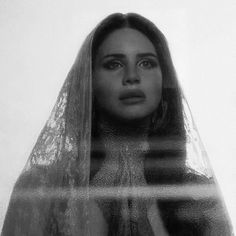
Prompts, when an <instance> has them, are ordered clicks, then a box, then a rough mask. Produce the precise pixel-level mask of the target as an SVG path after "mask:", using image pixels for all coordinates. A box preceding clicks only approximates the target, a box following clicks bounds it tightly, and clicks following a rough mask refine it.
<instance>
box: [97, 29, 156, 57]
mask: <svg viewBox="0 0 236 236" xmlns="http://www.w3.org/2000/svg"><path fill="white" fill-rule="evenodd" d="M147 52H150V53H155V48H154V45H153V44H152V42H151V41H150V40H149V39H148V37H147V36H145V35H144V34H143V33H141V32H140V31H138V30H136V29H131V28H122V29H117V30H115V31H113V32H112V33H110V34H109V35H108V36H107V37H106V38H105V39H104V41H103V42H102V43H101V45H100V47H99V50H98V54H100V55H101V54H102V55H104V54H110V53H124V54H129V53H147Z"/></svg>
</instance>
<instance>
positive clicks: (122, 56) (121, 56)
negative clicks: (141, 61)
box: [102, 52, 158, 59]
mask: <svg viewBox="0 0 236 236" xmlns="http://www.w3.org/2000/svg"><path fill="white" fill-rule="evenodd" d="M108 57H115V58H121V59H122V58H125V57H126V55H125V54H123V53H112V54H107V55H105V56H103V57H102V59H106V58H108ZM137 57H155V58H156V59H158V57H157V55H156V54H154V53H152V52H146V53H138V54H137Z"/></svg>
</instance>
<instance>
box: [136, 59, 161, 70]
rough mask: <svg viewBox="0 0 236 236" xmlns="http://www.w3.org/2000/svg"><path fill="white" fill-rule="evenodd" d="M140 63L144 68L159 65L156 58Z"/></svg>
mask: <svg viewBox="0 0 236 236" xmlns="http://www.w3.org/2000/svg"><path fill="white" fill-rule="evenodd" d="M138 65H139V66H140V67H142V68H144V69H151V68H154V67H156V66H157V62H156V61H154V60H146V59H145V60H142V61H140V62H139V63H138Z"/></svg>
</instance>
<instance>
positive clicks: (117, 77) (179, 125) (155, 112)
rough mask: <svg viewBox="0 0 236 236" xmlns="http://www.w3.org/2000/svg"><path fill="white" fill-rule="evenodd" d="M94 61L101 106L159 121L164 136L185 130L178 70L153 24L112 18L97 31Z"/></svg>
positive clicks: (131, 18)
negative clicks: (176, 71) (175, 68)
mask: <svg viewBox="0 0 236 236" xmlns="http://www.w3.org/2000/svg"><path fill="white" fill-rule="evenodd" d="M92 60H93V88H94V95H95V103H96V107H99V109H102V110H103V112H107V113H109V115H113V116H114V117H115V118H120V119H123V120H127V121H133V120H135V119H142V118H145V117H149V118H151V117H155V119H154V121H153V122H152V123H156V124H153V127H155V131H154V132H156V129H157V124H158V132H159V133H162V132H164V133H165V132H166V131H167V130H168V127H169V128H171V129H172V131H173V132H171V133H172V134H173V135H174V134H178V133H179V132H180V133H182V132H183V118H182V107H181V98H180V91H179V86H178V82H177V78H176V75H175V70H174V66H173V64H172V60H171V57H170V53H169V49H168V46H167V43H166V40H165V37H164V35H163V34H162V33H161V32H160V31H159V30H158V29H157V27H156V26H155V25H154V24H153V23H152V22H150V21H149V20H147V19H145V18H144V17H142V16H140V15H137V14H134V13H130V14H126V15H124V14H120V13H117V14H113V15H110V16H108V17H107V18H106V19H105V20H103V21H102V23H101V24H100V25H99V26H98V27H97V29H96V30H95V34H94V38H93V45H92ZM163 104H164V106H163ZM163 107H165V108H167V109H163ZM152 120H153V119H152ZM155 120H156V121H155ZM160 120H161V122H160ZM164 128H165V129H164ZM166 128H167V129H166ZM164 130H165V131H164ZM169 131H170V130H169ZM169 134H170V133H169Z"/></svg>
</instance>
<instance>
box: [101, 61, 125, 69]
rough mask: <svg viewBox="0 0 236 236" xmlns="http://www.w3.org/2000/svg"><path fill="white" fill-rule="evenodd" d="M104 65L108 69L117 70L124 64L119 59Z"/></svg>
mask: <svg viewBox="0 0 236 236" xmlns="http://www.w3.org/2000/svg"><path fill="white" fill-rule="evenodd" d="M103 67H104V68H105V69H108V70H116V69H118V68H121V67H123V65H122V63H121V62H119V61H108V62H105V63H104V64H103Z"/></svg>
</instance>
